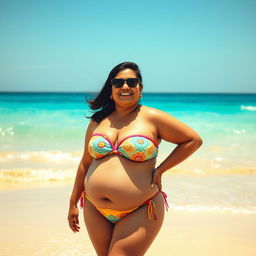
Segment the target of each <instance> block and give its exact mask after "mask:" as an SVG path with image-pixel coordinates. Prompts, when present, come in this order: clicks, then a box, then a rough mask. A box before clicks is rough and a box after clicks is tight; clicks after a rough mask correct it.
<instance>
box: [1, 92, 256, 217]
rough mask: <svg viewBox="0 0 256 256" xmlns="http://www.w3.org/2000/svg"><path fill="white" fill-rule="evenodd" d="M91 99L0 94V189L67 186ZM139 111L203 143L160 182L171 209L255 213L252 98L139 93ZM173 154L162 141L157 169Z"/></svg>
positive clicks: (255, 99)
mask: <svg viewBox="0 0 256 256" xmlns="http://www.w3.org/2000/svg"><path fill="white" fill-rule="evenodd" d="M95 95H96V94H95V93H75V92H74V93H0V187H1V186H2V187H3V186H4V185H6V184H12V185H14V187H15V184H17V186H18V185H19V184H23V185H24V184H25V185H26V184H27V185H28V186H29V184H33V183H35V184H36V183H51V184H60V183H63V182H73V180H74V177H75V173H76V170H77V166H78V163H79V161H80V159H81V156H82V153H83V147H84V135H85V131H86V128H87V126H88V123H89V120H90V119H89V118H88V117H89V116H91V115H92V112H91V110H90V109H89V107H88V104H87V100H88V99H93V98H94V97H95ZM140 103H141V104H142V105H146V106H150V107H153V108H157V109H160V110H162V111H165V112H167V113H169V114H170V115H172V116H174V117H175V118H177V119H179V120H180V121H182V122H184V123H185V124H187V125H188V126H190V127H192V128H193V129H194V130H195V131H196V132H197V133H198V134H199V135H200V136H201V137H202V139H203V145H202V146H201V148H200V149H199V150H198V151H197V152H196V153H194V154H193V155H192V156H190V157H189V158H188V159H187V160H185V161H184V162H183V163H181V164H179V165H177V166H176V167H174V168H172V169H171V170H169V171H167V172H166V173H165V174H164V175H163V185H164V189H165V191H167V193H168V195H169V198H171V202H172V204H171V205H172V207H174V208H175V209H177V210H182V211H217V212H218V211H231V212H232V213H242V214H251V213H256V150H255V144H256V94H220V93H216V94H211V93H144V94H143V97H142V99H141V102H140ZM175 146H176V145H173V144H171V143H169V142H166V141H163V142H162V143H161V145H160V148H159V157H158V160H157V164H160V163H161V161H163V160H164V159H165V158H166V157H167V156H168V155H169V154H170V153H171V152H172V150H173V149H174V148H175ZM106 171H107V170H106ZM1 184H2V185H1ZM0 189H1V188H0Z"/></svg>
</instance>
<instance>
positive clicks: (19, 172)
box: [0, 168, 76, 183]
mask: <svg viewBox="0 0 256 256" xmlns="http://www.w3.org/2000/svg"><path fill="white" fill-rule="evenodd" d="M75 172H76V170H75V169H31V168H15V169H2V170H0V182H6V183H27V182H36V181H39V182H45V181H66V180H73V179H74V177H75Z"/></svg>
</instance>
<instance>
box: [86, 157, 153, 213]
mask: <svg viewBox="0 0 256 256" xmlns="http://www.w3.org/2000/svg"><path fill="white" fill-rule="evenodd" d="M155 162H156V161H155V159H151V160H148V161H145V162H139V163H138V162H133V161H130V160H128V159H125V158H124V157H122V156H118V155H111V156H107V157H104V158H102V159H96V160H93V162H92V164H91V166H90V167H89V169H88V172H87V175H86V177H85V182H84V185H85V191H86V194H87V196H88V197H89V199H90V201H91V202H92V203H93V204H94V205H95V206H96V207H100V208H109V209H118V210H127V209H131V208H135V207H137V206H139V205H141V204H143V203H144V202H145V201H146V200H147V199H149V198H150V197H152V196H153V195H154V194H155V193H156V192H157V191H158V188H157V187H156V186H155V187H154V188H151V187H150V184H151V181H152V172H153V170H154V168H155Z"/></svg>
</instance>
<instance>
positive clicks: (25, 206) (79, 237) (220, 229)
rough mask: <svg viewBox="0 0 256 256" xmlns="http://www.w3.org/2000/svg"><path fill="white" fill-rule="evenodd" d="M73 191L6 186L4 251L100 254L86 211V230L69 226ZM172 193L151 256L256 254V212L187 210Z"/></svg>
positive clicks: (1, 221) (168, 179)
mask: <svg viewBox="0 0 256 256" xmlns="http://www.w3.org/2000/svg"><path fill="white" fill-rule="evenodd" d="M177 176H179V174H171V175H169V174H168V175H165V183H169V184H172V180H175V178H180V177H177ZM173 178H174V179H173ZM71 189H72V184H71V183H69V184H68V183H66V184H44V185H42V184H41V185H40V184H38V185H37V186H31V187H30V188H19V189H13V188H12V189H9V190H5V191H3V190H2V191H1V192H0V202H1V213H0V234H1V255H2V256H7V255H8V256H9V255H17V254H18V255H20V256H28V255H31V256H32V255H37V256H46V255H48V256H72V255H76V256H96V253H95V252H94V249H93V247H92V244H91V242H90V240H89V238H88V235H87V233H86V229H85V225H84V223H83V218H82V212H81V211H80V225H81V231H80V232H79V233H76V234H74V233H73V232H72V231H71V230H70V229H69V226H68V223H67V210H68V203H69V195H70V192H71ZM165 190H166V191H168V190H169V189H167V188H165ZM168 196H169V197H168V201H169V204H170V208H169V211H168V212H166V214H165V220H164V223H163V226H162V229H161V230H160V233H159V235H158V236H157V238H156V239H155V241H154V242H153V244H152V246H151V247H150V249H149V250H148V252H147V253H146V256H155V255H161V256H171V255H177V256H187V255H195V256H196V255H197V256H198V255H202V256H203V255H210V256H211V255H225V256H229V255H230V256H231V255H232V256H241V255H246V256H254V255H255V253H256V243H255V237H256V213H246V212H234V211H233V212H232V211H231V210H223V211H221V210H219V211H218V210H215V211H213V210H206V209H204V210H203V209H195V208H194V209H190V210H189V209H181V208H176V207H175V205H174V204H173V203H172V198H170V193H169V195H168ZM99 232H100V231H99Z"/></svg>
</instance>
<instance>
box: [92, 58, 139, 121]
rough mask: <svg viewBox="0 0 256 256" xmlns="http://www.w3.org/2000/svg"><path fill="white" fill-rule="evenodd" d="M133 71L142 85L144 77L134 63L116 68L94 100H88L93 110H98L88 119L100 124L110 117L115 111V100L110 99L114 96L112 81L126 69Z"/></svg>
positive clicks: (119, 65) (126, 63) (125, 63)
mask: <svg viewBox="0 0 256 256" xmlns="http://www.w3.org/2000/svg"><path fill="white" fill-rule="evenodd" d="M127 68H129V69H132V70H133V71H134V72H135V75H136V78H137V79H138V80H139V84H140V86H141V87H143V85H142V77H141V73H140V70H139V67H138V65H137V64H136V63H134V62H128V61H127V62H123V63H120V64H118V65H117V66H115V67H114V68H113V69H112V70H111V71H110V73H109V75H108V78H107V80H106V82H105V83H104V85H103V87H102V89H101V91H100V92H99V94H98V95H97V96H96V98H95V99H93V100H87V102H88V103H89V105H90V108H91V110H93V111H94V110H98V109H99V111H96V112H95V113H94V114H93V115H92V116H90V117H87V118H91V119H92V120H93V121H96V122H97V123H99V122H100V121H101V120H103V119H104V118H105V117H106V116H108V115H110V114H111V113H112V112H113V111H114V110H115V102H114V101H113V99H110V95H111V94H112V84H111V79H113V78H115V76H116V75H117V74H118V73H119V72H120V71H122V70H124V69H127Z"/></svg>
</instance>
